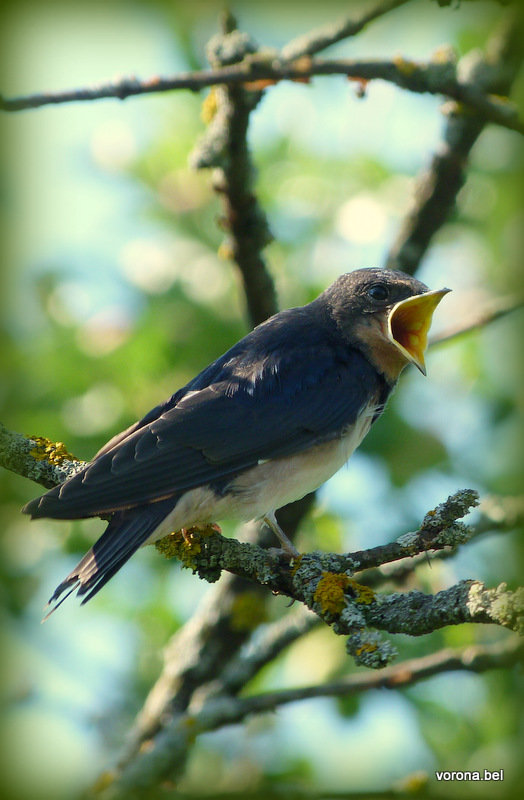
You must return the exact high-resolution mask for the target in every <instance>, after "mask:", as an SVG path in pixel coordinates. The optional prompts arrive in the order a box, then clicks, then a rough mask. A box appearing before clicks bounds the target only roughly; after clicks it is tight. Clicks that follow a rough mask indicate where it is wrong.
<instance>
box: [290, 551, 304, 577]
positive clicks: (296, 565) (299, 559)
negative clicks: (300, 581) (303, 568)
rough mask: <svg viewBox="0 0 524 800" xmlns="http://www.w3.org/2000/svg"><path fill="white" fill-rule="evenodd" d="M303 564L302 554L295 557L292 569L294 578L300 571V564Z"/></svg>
mask: <svg viewBox="0 0 524 800" xmlns="http://www.w3.org/2000/svg"><path fill="white" fill-rule="evenodd" d="M301 563H302V553H300V554H299V555H298V556H296V557H293V566H292V567H291V575H292V576H293V578H294V577H295V575H296V574H297V572H298V570H299V569H300V564H301Z"/></svg>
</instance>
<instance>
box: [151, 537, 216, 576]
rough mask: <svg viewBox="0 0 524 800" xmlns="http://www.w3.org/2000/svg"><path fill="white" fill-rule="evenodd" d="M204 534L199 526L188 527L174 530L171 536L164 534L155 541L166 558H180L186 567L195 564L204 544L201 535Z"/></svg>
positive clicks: (192, 566) (157, 547)
mask: <svg viewBox="0 0 524 800" xmlns="http://www.w3.org/2000/svg"><path fill="white" fill-rule="evenodd" d="M202 535H204V534H203V531H201V530H200V529H199V528H187V529H186V530H184V531H173V533H170V534H169V536H164V538H163V539H159V540H158V542H155V547H156V549H157V550H158V552H159V553H162V555H163V556H164V557H165V558H178V560H179V561H181V562H182V564H183V565H184V567H190V568H191V569H193V568H194V566H195V560H194V559H195V556H197V555H198V554H199V553H200V552H201V550H202V546H201V544H200V536H202Z"/></svg>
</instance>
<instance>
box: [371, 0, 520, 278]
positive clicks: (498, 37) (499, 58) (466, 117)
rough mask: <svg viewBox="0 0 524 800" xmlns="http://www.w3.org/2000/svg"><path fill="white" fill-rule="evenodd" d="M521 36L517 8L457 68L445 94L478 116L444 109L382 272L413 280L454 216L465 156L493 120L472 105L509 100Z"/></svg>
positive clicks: (455, 106) (457, 107)
mask: <svg viewBox="0 0 524 800" xmlns="http://www.w3.org/2000/svg"><path fill="white" fill-rule="evenodd" d="M523 35H524V19H523V15H522V7H521V6H519V8H518V9H516V8H514V9H513V12H512V13H511V14H508V15H507V16H506V17H505V18H504V20H503V22H502V24H501V26H500V28H499V29H498V30H496V31H495V33H494V35H493V36H492V38H491V39H490V41H489V43H488V47H487V51H486V53H485V54H484V55H478V56H476V57H475V58H474V59H472V58H471V57H470V54H468V56H466V57H465V58H464V59H463V60H462V62H461V63H459V73H460V74H461V76H462V77H461V82H460V85H459V86H455V87H448V92H447V94H448V96H450V97H455V99H456V100H458V101H461V102H463V103H467V104H469V107H470V109H474V108H476V109H477V111H478V112H479V113H470V114H465V113H464V108H463V106H461V104H460V102H459V103H458V104H457V103H453V104H451V106H448V108H447V113H448V121H447V124H446V128H445V131H444V136H443V141H442V143H441V144H440V145H439V147H438V148H437V151H436V153H435V155H434V156H433V158H432V161H431V164H430V166H429V168H428V169H427V170H425V171H424V172H422V173H421V174H420V176H419V178H418V179H417V183H416V186H415V191H414V200H413V206H412V208H411V209H410V211H409V212H408V214H407V215H406V217H405V219H404V221H403V223H402V225H401V228H400V231H399V233H398V235H397V238H396V240H395V242H394V243H393V245H392V246H391V248H390V251H389V254H388V256H387V258H386V266H387V267H389V268H390V269H401V270H403V271H404V272H408V273H410V274H414V273H415V272H416V270H417V269H418V267H419V265H420V262H421V261H422V259H423V257H424V255H425V253H426V251H427V249H428V247H429V245H430V243H431V241H432V239H433V237H434V236H435V234H436V233H437V232H438V231H439V230H440V228H441V227H442V225H443V224H444V223H445V222H446V221H447V220H448V218H449V217H450V215H451V214H452V213H453V210H454V208H455V202H456V198H457V194H458V192H459V191H460V189H461V188H462V186H463V185H464V183H465V181H466V167H467V163H468V159H469V155H470V152H471V150H472V148H473V146H474V144H475V142H476V141H477V139H478V137H479V136H480V134H481V133H482V131H483V130H484V126H485V124H486V122H487V121H488V120H489V119H493V117H491V116H489V115H487V114H486V109H485V108H483V103H480V104H479V103H477V102H476V101H478V100H479V99H480V98H484V99H490V98H491V99H492V97H493V95H491V94H490V95H489V98H488V94H487V93H490V92H495V93H496V94H497V95H503V96H507V95H508V94H509V92H510V89H511V86H512V83H513V81H514V80H515V78H516V76H517V74H518V72H519V69H520V66H521V63H522V57H523V54H524V51H523V49H522V38H523ZM464 73H466V74H465V75H464ZM475 98H476V100H475ZM472 100H475V102H473V103H472V102H471V101H472ZM499 106H500V103H499ZM499 110H501V109H500V108H499ZM514 121H516V117H514ZM521 127H522V122H521V121H518V122H517V129H520V128H521Z"/></svg>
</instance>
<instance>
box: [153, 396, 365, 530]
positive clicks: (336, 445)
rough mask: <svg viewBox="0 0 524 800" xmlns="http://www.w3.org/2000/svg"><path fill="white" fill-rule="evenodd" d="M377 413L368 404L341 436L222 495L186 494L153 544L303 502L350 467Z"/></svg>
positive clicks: (275, 463) (203, 489)
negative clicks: (183, 530) (179, 532)
mask: <svg viewBox="0 0 524 800" xmlns="http://www.w3.org/2000/svg"><path fill="white" fill-rule="evenodd" d="M376 411H377V406H376V404H375V403H369V404H368V406H366V408H364V409H363V410H362V411H361V413H360V414H359V416H358V417H357V419H356V421H355V422H354V423H353V424H352V425H349V426H347V428H345V429H344V430H343V431H341V433H340V435H339V436H337V437H334V438H332V439H330V440H329V441H324V442H321V443H319V444H315V445H313V446H312V447H310V448H308V449H307V450H304V451H302V452H300V453H296V454H295V455H292V456H286V457H283V458H273V459H268V460H267V461H266V460H261V461H259V463H258V464H257V465H256V466H254V467H251V468H250V469H247V470H245V471H244V472H242V473H241V474H240V475H238V476H237V477H236V478H234V479H233V480H232V481H231V483H229V484H228V485H227V486H226V487H225V488H224V490H223V491H222V492H220V494H218V493H216V492H215V491H214V490H213V489H212V487H211V486H208V485H206V486H200V487H197V488H195V489H191V490H189V491H187V492H185V493H184V494H183V495H182V497H180V499H179V500H178V502H177V504H176V505H175V507H174V508H173V511H172V512H171V513H170V514H169V515H168V516H167V517H166V518H165V519H164V521H163V522H162V524H161V525H160V526H159V527H158V528H157V529H156V531H155V532H154V533H153V534H152V535H151V537H150V538H149V540H148V541H149V542H152V541H155V540H157V539H159V538H161V537H162V536H166V535H167V534H168V533H170V532H171V531H176V530H180V528H189V527H191V526H193V525H199V524H204V523H208V522H216V521H218V520H221V519H224V518H226V517H234V518H238V519H241V520H250V519H257V518H260V517H263V516H265V515H266V514H269V513H270V512H272V511H274V510H276V509H277V508H281V507H282V506H285V505H287V504H288V503H292V502H293V501H294V500H299V499H300V498H301V497H304V495H306V494H308V493H309V492H312V491H314V490H315V489H318V487H319V486H321V485H322V484H323V483H325V481H327V480H328V479H329V478H331V476H332V475H334V474H335V472H337V471H338V470H339V469H340V467H342V466H343V465H344V464H345V463H346V461H347V460H348V458H349V457H350V456H351V454H352V453H353V451H354V450H355V449H356V448H357V447H358V445H359V444H360V442H361V441H362V439H363V438H364V436H365V435H366V433H367V432H368V431H369V428H370V426H371V423H372V421H373V417H374V415H375V413H376Z"/></svg>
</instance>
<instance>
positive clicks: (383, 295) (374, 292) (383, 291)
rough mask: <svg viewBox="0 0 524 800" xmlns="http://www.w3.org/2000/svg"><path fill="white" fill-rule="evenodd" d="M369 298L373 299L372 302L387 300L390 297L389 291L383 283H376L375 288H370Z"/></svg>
mask: <svg viewBox="0 0 524 800" xmlns="http://www.w3.org/2000/svg"><path fill="white" fill-rule="evenodd" d="M368 296H369V297H371V299H372V300H378V301H382V300H387V299H388V297H389V290H388V288H387V286H384V284H383V283H375V284H373V286H370V287H369V289H368Z"/></svg>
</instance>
